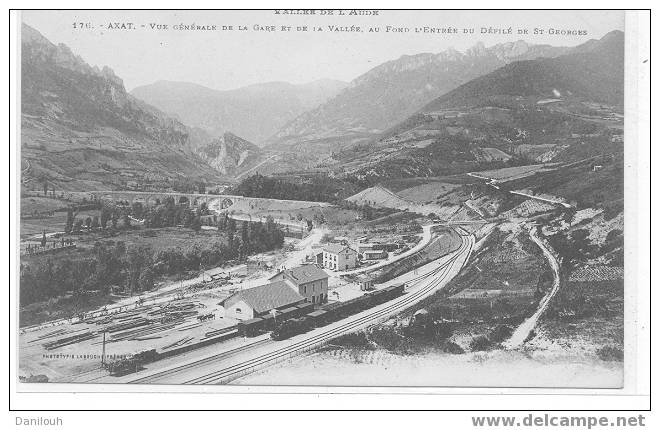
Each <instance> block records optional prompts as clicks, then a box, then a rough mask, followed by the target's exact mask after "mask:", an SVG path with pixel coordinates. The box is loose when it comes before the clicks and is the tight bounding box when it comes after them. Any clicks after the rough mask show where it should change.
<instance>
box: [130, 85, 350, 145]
mask: <svg viewBox="0 0 660 430" xmlns="http://www.w3.org/2000/svg"><path fill="white" fill-rule="evenodd" d="M345 86H346V83H345V82H342V81H338V80H332V79H318V80H315V81H312V82H308V83H304V84H291V83H288V82H282V81H272V82H264V83H257V84H252V85H247V86H244V87H240V88H236V89H232V90H216V89H212V88H208V87H206V86H203V85H200V84H196V83H191V82H181V81H164V80H160V81H156V82H154V83H152V84H148V85H142V86H139V87H136V88H134V89H133V90H132V91H131V94H132V95H134V96H135V97H137V98H140V99H142V100H144V101H145V102H147V103H149V104H152V105H154V106H156V107H158V108H159V109H161V110H163V111H164V112H167V113H169V114H172V115H174V116H176V117H177V118H179V119H180V120H181V121H182V122H183V123H184V124H186V125H188V126H191V127H198V128H201V129H204V130H206V131H207V132H209V133H210V134H212V135H214V136H222V135H223V134H224V133H225V132H226V131H231V132H234V133H236V134H238V135H240V136H243V137H244V138H246V139H247V140H249V141H252V142H255V143H257V144H259V143H261V142H263V141H264V140H265V139H266V138H267V137H268V136H270V135H271V134H272V133H274V132H275V131H276V130H277V129H278V128H279V127H281V126H282V125H283V124H285V123H286V122H287V121H289V120H290V119H292V118H294V117H295V116H297V115H298V114H300V113H302V112H304V111H306V110H309V109H312V108H314V107H316V106H317V105H318V104H320V103H322V102H323V101H325V100H327V99H328V98H331V97H333V96H334V95H335V94H336V93H337V92H338V91H340V90H341V89H343V88H344V87H345Z"/></svg>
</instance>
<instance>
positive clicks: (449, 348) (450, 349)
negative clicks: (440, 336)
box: [442, 342, 465, 354]
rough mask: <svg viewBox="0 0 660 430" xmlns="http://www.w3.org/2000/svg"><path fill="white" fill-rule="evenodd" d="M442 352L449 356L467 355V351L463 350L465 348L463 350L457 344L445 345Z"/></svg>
mask: <svg viewBox="0 0 660 430" xmlns="http://www.w3.org/2000/svg"><path fill="white" fill-rule="evenodd" d="M442 350H443V351H444V352H447V353H449V354H465V350H463V348H461V346H460V345H458V344H457V343H455V342H447V343H445V344H444V345H443V347H442Z"/></svg>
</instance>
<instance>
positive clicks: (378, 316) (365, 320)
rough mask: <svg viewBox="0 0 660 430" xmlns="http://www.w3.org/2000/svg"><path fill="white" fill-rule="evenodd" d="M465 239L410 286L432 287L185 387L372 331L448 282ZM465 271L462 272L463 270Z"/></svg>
mask: <svg viewBox="0 0 660 430" xmlns="http://www.w3.org/2000/svg"><path fill="white" fill-rule="evenodd" d="M459 234H461V233H459ZM461 238H462V243H461V247H460V248H459V249H458V250H457V251H456V252H455V253H454V255H453V256H452V257H450V258H449V259H448V260H447V261H446V262H444V263H442V264H441V265H440V266H438V267H437V268H435V269H433V270H431V271H430V272H428V273H425V274H423V275H420V276H418V277H415V278H413V279H412V280H410V281H408V282H407V283H408V284H410V285H417V284H419V283H420V282H423V281H425V280H427V279H429V278H432V280H431V282H429V283H428V285H426V286H424V287H422V288H420V289H418V290H416V291H414V292H411V293H408V294H406V295H404V296H402V297H399V298H397V299H394V300H391V301H390V302H387V303H385V304H383V305H380V306H378V307H376V308H374V309H372V310H368V311H363V312H362V315H360V314H358V315H359V317H358V318H356V319H351V320H350V321H346V322H344V323H342V322H341V321H340V322H339V323H335V326H334V327H329V328H328V329H326V330H325V331H323V332H321V333H319V334H316V335H314V336H311V337H308V338H305V339H303V340H300V341H297V342H294V343H292V344H290V345H286V346H284V347H282V348H279V349H276V350H275V351H271V352H268V353H265V354H262V355H259V356H257V357H253V358H251V359H248V360H246V361H243V362H241V363H237V364H234V365H231V366H228V367H226V368H224V369H221V370H217V371H214V372H211V373H209V374H206V375H203V376H200V377H197V378H193V379H190V380H188V381H185V382H184V384H217V383H220V384H222V383H228V382H230V381H232V380H234V379H236V378H238V377H241V376H244V375H246V374H248V373H251V372H253V371H256V370H258V369H260V368H263V367H266V366H268V365H272V364H275V363H277V362H279V361H282V360H285V359H288V358H290V357H292V356H294V355H298V354H301V353H304V352H307V351H311V350H313V349H316V348H318V347H319V346H321V345H323V344H324V343H326V342H328V341H329V340H331V339H333V338H335V337H337V336H340V335H342V334H345V333H348V332H350V331H353V330H356V329H359V328H364V327H368V326H369V325H373V324H376V323H378V322H379V321H381V320H383V319H385V318H388V317H390V316H391V315H392V314H394V313H396V312H398V311H402V310H403V309H405V308H407V307H409V306H410V305H412V304H414V303H416V302H417V301H418V300H421V299H422V298H424V297H425V296H426V295H427V294H428V293H430V292H431V291H433V290H434V289H435V288H436V287H437V286H438V285H439V284H440V283H441V282H443V281H444V280H445V279H446V278H447V276H448V274H449V273H451V270H452V269H453V268H454V266H455V264H456V262H457V261H458V259H459V258H460V257H461V256H463V255H464V254H465V253H466V252H467V257H469V252H470V251H471V249H472V245H473V242H474V240H473V239H474V238H473V237H471V236H470V235H467V234H461ZM467 257H466V258H465V260H463V263H462V264H461V268H462V267H463V265H464V264H465V262H467ZM461 268H459V270H460V269H461ZM337 324H339V325H337ZM228 352H231V351H228ZM221 355H222V354H218V356H214V357H209V359H206V360H209V361H206V362H204V363H203V362H202V361H204V360H201V361H199V362H195V363H190V364H188V365H185V366H182V367H180V368H175V369H171V370H168V371H163V372H160V373H157V374H155V375H152V376H150V377H146V378H141V379H137V380H134V381H131V383H149V382H154V381H157V380H161V381H163V382H164V383H167V379H168V377H169V376H171V375H173V374H176V373H179V372H185V371H187V370H190V369H194V368H196V367H203V366H205V365H208V364H209V363H212V362H215V361H216V360H217V361H219V360H222V359H224V358H225V357H219V356H221Z"/></svg>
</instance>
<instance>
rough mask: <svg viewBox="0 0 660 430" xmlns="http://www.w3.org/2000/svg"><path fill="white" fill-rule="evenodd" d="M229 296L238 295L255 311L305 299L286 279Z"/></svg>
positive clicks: (275, 307) (266, 309)
mask: <svg viewBox="0 0 660 430" xmlns="http://www.w3.org/2000/svg"><path fill="white" fill-rule="evenodd" d="M231 297H238V298H240V299H241V300H243V301H244V302H245V303H247V304H248V305H250V306H251V307H252V309H254V310H255V312H257V313H262V312H267V311H269V310H271V309H277V308H281V307H283V306H289V305H291V304H295V303H298V302H301V301H303V300H305V298H304V297H302V296H301V295H300V294H298V293H297V292H296V291H295V290H294V289H293V287H292V285H291V284H290V283H289V282H287V281H277V282H272V283H270V284H266V285H261V286H259V287H254V288H249V289H247V290H243V291H239V292H237V293H235V294H233V295H232V296H231Z"/></svg>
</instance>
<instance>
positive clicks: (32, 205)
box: [21, 196, 67, 215]
mask: <svg viewBox="0 0 660 430" xmlns="http://www.w3.org/2000/svg"><path fill="white" fill-rule="evenodd" d="M66 206H67V204H66V202H63V201H61V200H57V199H52V198H48V197H25V196H23V197H22V198H21V214H23V215H25V214H31V213H32V212H35V211H36V212H48V211H55V210H58V209H64V208H66Z"/></svg>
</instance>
